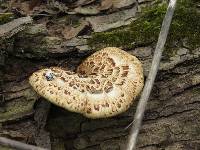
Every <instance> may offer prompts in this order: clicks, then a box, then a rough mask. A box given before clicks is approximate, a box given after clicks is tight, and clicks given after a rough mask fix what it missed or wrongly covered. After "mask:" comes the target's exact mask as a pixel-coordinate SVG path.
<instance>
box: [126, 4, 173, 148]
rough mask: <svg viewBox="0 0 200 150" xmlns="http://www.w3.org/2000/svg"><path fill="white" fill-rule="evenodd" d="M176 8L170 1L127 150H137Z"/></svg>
mask: <svg viewBox="0 0 200 150" xmlns="http://www.w3.org/2000/svg"><path fill="white" fill-rule="evenodd" d="M175 6H176V0H170V2H169V5H168V8H167V12H166V15H165V18H164V20H163V23H162V27H161V31H160V34H159V38H158V42H157V45H156V49H155V52H154V56H153V60H152V65H151V69H150V72H149V75H148V77H147V79H146V83H145V86H144V89H143V91H142V94H141V97H140V100H139V103H138V106H137V110H136V113H135V116H134V123H133V126H132V128H131V131H130V136H129V139H128V145H127V148H126V150H134V149H135V146H136V142H137V136H138V133H139V130H140V127H141V124H142V118H143V116H144V111H145V107H146V105H147V101H148V99H149V96H150V93H151V90H152V87H153V84H154V81H155V78H156V74H157V72H158V68H159V64H160V60H161V56H162V52H163V49H164V45H165V42H166V39H167V35H168V32H169V27H170V24H171V20H172V17H173V14H174V10H175Z"/></svg>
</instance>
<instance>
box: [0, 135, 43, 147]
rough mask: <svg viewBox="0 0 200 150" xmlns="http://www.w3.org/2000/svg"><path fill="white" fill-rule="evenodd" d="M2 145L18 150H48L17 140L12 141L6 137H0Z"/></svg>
mask: <svg viewBox="0 0 200 150" xmlns="http://www.w3.org/2000/svg"><path fill="white" fill-rule="evenodd" d="M0 145H3V146H8V147H11V148H14V149H17V150H47V149H44V148H41V147H37V146H33V145H29V144H25V143H21V142H18V141H15V140H10V139H7V138H4V137H0Z"/></svg>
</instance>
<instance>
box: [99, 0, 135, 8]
mask: <svg viewBox="0 0 200 150" xmlns="http://www.w3.org/2000/svg"><path fill="white" fill-rule="evenodd" d="M134 3H136V0H102V1H101V6H100V7H99V10H108V9H110V8H123V7H127V6H130V5H132V4H134Z"/></svg>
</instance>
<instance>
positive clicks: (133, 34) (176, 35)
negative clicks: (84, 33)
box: [88, 0, 200, 49]
mask: <svg viewBox="0 0 200 150" xmlns="http://www.w3.org/2000/svg"><path fill="white" fill-rule="evenodd" d="M197 2H198V1H197V0H192V1H189V0H179V1H178V4H177V7H176V10H175V13H174V17H173V21H172V25H171V28H170V32H169V35H168V39H167V43H166V47H167V49H170V48H174V47H177V46H181V45H183V41H184V45H187V47H188V48H190V49H195V48H197V47H199V46H200V42H199V41H200V13H199V12H198V11H197V8H196V5H197ZM166 9H167V4H166V3H162V4H156V5H154V6H152V7H151V8H147V9H146V10H144V13H143V14H142V16H141V17H140V18H139V19H137V20H136V21H134V22H132V23H131V24H130V25H129V26H127V27H126V28H118V29H114V30H112V31H109V32H102V33H93V34H92V38H91V39H90V40H88V44H89V45H90V46H91V47H93V48H102V47H106V46H116V47H123V48H126V49H129V48H134V47H138V46H143V45H148V44H155V43H156V42H157V39H158V35H159V32H160V29H161V24H162V21H163V18H164V15H165V13H166Z"/></svg>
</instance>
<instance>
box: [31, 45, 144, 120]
mask: <svg viewBox="0 0 200 150" xmlns="http://www.w3.org/2000/svg"><path fill="white" fill-rule="evenodd" d="M143 80H144V77H143V69H142V64H141V63H140V61H139V60H138V59H137V58H136V57H135V56H132V55H130V54H128V53H127V52H125V51H123V50H121V49H119V48H115V47H107V48H105V49H102V50H100V51H97V52H95V53H94V54H92V55H91V56H89V57H88V58H87V59H86V60H85V61H83V63H82V64H80V65H79V67H78V68H77V71H76V73H75V72H71V71H67V70H64V69H63V68H59V67H50V68H46V69H41V70H39V71H37V72H35V73H33V74H32V75H31V76H30V78H29V83H30V84H31V86H32V87H33V89H34V90H35V91H36V92H37V93H38V94H39V95H41V96H42V97H44V98H46V99H47V100H49V101H50V102H52V103H54V104H55V105H58V106H60V107H63V108H65V109H67V110H69V111H72V112H77V113H81V114H83V115H84V116H86V117H88V118H106V117H111V116H115V115H117V114H120V113H122V112H125V111H126V110H127V109H128V108H129V107H130V105H131V104H132V102H133V101H134V99H135V98H136V96H137V95H138V94H139V93H140V91H141V90H142V88H143V84H144V83H143V82H144V81H143Z"/></svg>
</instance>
